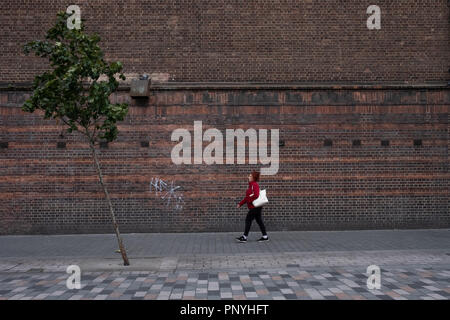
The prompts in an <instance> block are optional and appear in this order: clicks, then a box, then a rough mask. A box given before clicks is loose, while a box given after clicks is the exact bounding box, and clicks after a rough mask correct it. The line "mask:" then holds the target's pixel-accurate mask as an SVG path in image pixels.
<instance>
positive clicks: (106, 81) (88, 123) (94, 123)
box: [22, 12, 129, 266]
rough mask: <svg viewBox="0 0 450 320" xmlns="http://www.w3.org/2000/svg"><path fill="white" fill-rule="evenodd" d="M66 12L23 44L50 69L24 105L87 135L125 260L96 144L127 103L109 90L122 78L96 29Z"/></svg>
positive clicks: (106, 137) (110, 132)
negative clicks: (75, 22) (42, 36)
mask: <svg viewBox="0 0 450 320" xmlns="http://www.w3.org/2000/svg"><path fill="white" fill-rule="evenodd" d="M68 18H69V15H68V14H66V13H64V12H59V13H58V15H57V21H56V24H55V25H54V26H53V27H52V28H51V29H50V30H48V32H47V35H46V40H44V41H39V40H38V41H32V42H29V43H27V44H26V45H25V46H24V53H25V54H27V55H28V54H29V53H30V52H34V53H35V54H36V55H37V56H39V57H43V58H47V59H48V60H49V62H50V66H51V70H50V71H47V72H44V73H43V74H42V75H38V76H36V77H35V79H34V82H33V93H32V95H31V97H30V99H28V100H27V101H26V102H25V103H24V105H23V106H22V110H23V111H27V112H34V111H35V110H36V109H38V110H39V109H40V110H43V111H44V113H45V114H44V118H45V119H50V118H53V119H56V121H61V122H62V123H63V124H65V125H66V126H67V131H68V132H69V133H70V132H72V131H78V132H80V133H81V134H82V135H83V136H85V137H86V139H87V142H88V143H89V147H90V150H91V152H92V158H93V161H94V163H95V168H96V170H97V174H98V178H99V181H100V184H101V186H102V187H103V191H104V193H105V197H106V200H107V202H108V205H109V211H110V213H111V218H112V223H113V227H114V230H115V233H116V236H117V241H118V243H119V249H120V252H121V254H122V258H123V262H124V265H126V266H127V265H129V261H128V257H127V254H126V251H125V247H124V245H123V241H122V237H121V235H120V232H119V226H118V224H117V220H116V216H115V214H114V208H113V206H112V203H111V199H110V196H109V193H108V189H107V187H106V185H105V183H104V181H103V175H102V170H101V168H100V164H99V161H98V157H97V152H96V147H97V146H98V144H99V142H100V141H107V142H111V141H113V140H115V139H116V137H117V134H118V130H117V125H116V123H117V121H121V120H123V119H124V118H125V116H126V114H127V112H128V105H127V104H113V103H111V102H110V100H109V96H110V95H111V94H112V93H113V92H114V91H116V89H117V88H118V86H119V82H118V80H117V79H116V75H118V77H119V78H120V79H122V80H125V76H124V75H123V73H122V64H121V63H120V62H112V63H109V64H108V63H107V62H106V61H105V60H104V55H103V52H102V50H101V49H100V47H99V45H98V43H99V41H100V38H99V36H98V35H95V34H94V35H88V34H86V33H85V32H84V27H83V24H81V28H79V29H69V28H68V27H67V19H68Z"/></svg>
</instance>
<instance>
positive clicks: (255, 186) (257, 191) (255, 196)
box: [247, 183, 259, 202]
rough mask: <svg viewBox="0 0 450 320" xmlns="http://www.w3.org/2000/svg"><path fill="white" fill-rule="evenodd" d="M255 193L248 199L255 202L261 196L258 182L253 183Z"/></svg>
mask: <svg viewBox="0 0 450 320" xmlns="http://www.w3.org/2000/svg"><path fill="white" fill-rule="evenodd" d="M252 189H253V193H252V194H251V195H249V196H248V199H247V201H249V202H253V201H254V200H256V199H258V197H259V185H258V184H257V183H253V184H252Z"/></svg>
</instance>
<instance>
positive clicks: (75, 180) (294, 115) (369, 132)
mask: <svg viewBox="0 0 450 320" xmlns="http://www.w3.org/2000/svg"><path fill="white" fill-rule="evenodd" d="M24 94H26V93H25V92H13V91H11V92H5V91H3V92H0V128H1V131H0V142H8V148H4V149H0V164H1V170H0V173H1V177H0V199H1V203H2V205H1V206H0V221H1V224H0V233H1V234H5V233H77V232H111V231H112V229H111V226H110V219H109V215H108V210H107V206H106V203H105V202H104V200H103V193H102V190H101V188H100V186H99V184H98V182H97V176H96V172H95V169H94V166H93V164H92V160H91V159H90V153H89V149H88V146H87V144H86V143H85V142H83V140H81V139H80V137H79V136H78V135H76V134H70V135H66V137H65V138H60V137H59V134H60V129H61V127H59V126H58V125H56V124H55V123H54V122H52V121H44V120H42V119H41V117H40V116H39V115H38V114H33V115H30V114H24V113H22V112H21V111H20V108H19V106H20V104H21V103H22V101H23V99H24ZM114 100H118V101H128V102H129V103H130V104H131V107H130V112H129V115H128V116H127V118H126V119H125V121H123V122H122V123H121V124H120V126H119V130H120V134H119V137H118V140H117V141H116V142H114V143H112V144H111V145H109V147H108V149H102V150H101V156H100V159H101V165H102V167H103V169H104V174H105V179H106V182H107V185H108V187H109V189H110V193H111V196H112V198H113V203H114V206H115V208H116V210H117V215H118V220H119V222H120V225H121V229H122V231H124V232H139V231H145V232H180V231H185V232H190V231H239V232H241V231H242V228H243V219H244V217H245V214H246V210H245V209H240V210H238V209H236V208H235V206H236V203H237V202H238V201H239V200H240V199H241V198H242V197H243V194H244V191H245V188H246V186H247V183H246V176H247V174H248V172H249V171H250V170H252V169H254V168H257V167H259V166H253V165H248V164H246V165H210V166H208V165H205V164H203V165H181V166H176V165H174V164H173V163H172V162H171V159H170V152H171V149H172V147H173V146H174V145H175V144H176V142H171V139H170V137H171V133H172V131H173V130H174V129H176V128H187V129H189V130H192V126H193V122H194V121H195V120H202V121H203V126H204V130H205V129H206V128H207V127H215V128H218V129H220V130H222V131H223V130H225V128H239V127H240V128H243V129H246V128H255V129H258V128H266V129H271V128H278V129H280V139H281V140H283V141H284V146H282V147H280V162H281V164H280V169H279V172H278V174H277V175H275V176H266V177H263V178H262V181H261V186H262V187H263V188H267V189H268V196H269V198H270V201H271V202H270V205H268V206H267V207H266V208H264V217H265V220H266V224H267V228H268V230H269V232H270V231H273V230H286V229H287V230H310V229H316V230H317V229H322V230H324V229H357V228H358V229H359V228H428V227H447V228H448V227H450V216H449V214H448V212H449V210H448V181H449V173H448V141H449V135H448V111H449V106H450V90H446V89H428V90H426V89H423V90H414V89H405V90H401V89H397V90H394V89H378V90H377V89H371V90H369V89H367V90H363V89H359V90H350V89H349V90H343V89H342V90H332V89H329V90H325V89H322V90H319V89H316V90H275V89H270V90H269V89H267V90H208V91H206V90H182V89H179V90H153V91H152V95H151V97H150V99H149V100H148V101H147V102H144V103H142V102H138V101H136V100H131V99H130V98H129V96H128V92H126V91H123V92H120V93H119V94H118V95H117V96H116V97H114ZM324 139H331V140H332V143H333V145H332V146H331V147H325V146H324V145H323V141H324ZM355 139H360V140H361V146H359V147H356V146H352V141H353V140H355ZM385 139H386V140H389V143H390V145H389V146H381V145H380V141H381V140H385ZM414 139H421V140H422V146H414V145H413V140H414ZM62 141H64V142H66V144H67V148H66V149H58V148H57V143H58V142H62ZM141 141H148V142H149V147H148V148H147V147H141ZM156 177H158V178H161V179H163V180H164V181H167V182H171V181H174V185H175V186H181V187H182V189H181V190H182V193H183V199H184V204H183V209H182V210H176V208H175V206H174V203H173V202H172V203H170V204H169V205H168V204H167V202H165V201H163V200H162V199H161V196H162V194H160V195H156V193H155V192H154V190H152V191H150V188H149V184H150V181H151V179H152V178H156ZM253 228H254V229H253V230H257V226H256V225H255V226H254V227H253Z"/></svg>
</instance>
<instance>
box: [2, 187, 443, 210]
mask: <svg viewBox="0 0 450 320" xmlns="http://www.w3.org/2000/svg"><path fill="white" fill-rule="evenodd" d="M442 188H444V190H439V189H432V190H431V192H430V191H427V192H425V191H421V190H423V188H418V189H417V190H414V189H407V190H399V189H395V190H390V191H376V190H367V191H365V190H358V191H353V192H350V191H343V190H342V189H341V188H333V191H330V192H324V190H323V189H321V190H314V191H310V192H307V191H298V192H288V191H286V192H280V193H277V192H273V191H271V193H270V194H271V195H272V196H277V195H280V196H282V197H295V196H334V195H336V196H341V197H342V196H347V197H348V196H403V195H406V196H436V195H446V196H447V195H448V190H447V188H446V187H444V186H443V187H442ZM183 194H184V195H185V196H190V198H194V197H195V198H196V199H209V200H211V194H210V192H206V191H205V192H203V193H202V194H198V193H191V192H184V193H183ZM224 194H225V193H223V194H222V196H223V195H224ZM233 194H235V193H233ZM110 196H111V198H116V199H147V200H148V201H155V200H158V199H159V198H158V196H154V195H152V194H151V193H150V192H147V191H145V192H126V193H111V192H110ZM21 197H23V198H25V199H29V198H30V197H33V198H34V200H38V199H65V200H67V198H76V199H104V197H105V196H104V193H103V192H100V191H99V192H58V194H57V195H55V192H54V191H52V192H48V193H47V192H6V193H0V199H7V200H10V199H15V200H19V199H20V198H21ZM217 199H219V198H217ZM234 200H235V199H234V198H233V199H230V202H233V201H234ZM149 205H150V206H151V205H152V204H151V203H150V204H149Z"/></svg>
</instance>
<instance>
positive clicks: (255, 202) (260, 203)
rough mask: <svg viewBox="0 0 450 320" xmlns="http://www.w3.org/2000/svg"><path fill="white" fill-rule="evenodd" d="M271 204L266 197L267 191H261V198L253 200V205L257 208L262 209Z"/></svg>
mask: <svg viewBox="0 0 450 320" xmlns="http://www.w3.org/2000/svg"><path fill="white" fill-rule="evenodd" d="M267 203H269V200H268V199H267V196H266V189H264V190H260V191H259V197H258V198H257V199H255V200H253V202H252V204H253V206H254V207H255V208H258V207H262V206H263V205H265V204H267Z"/></svg>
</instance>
